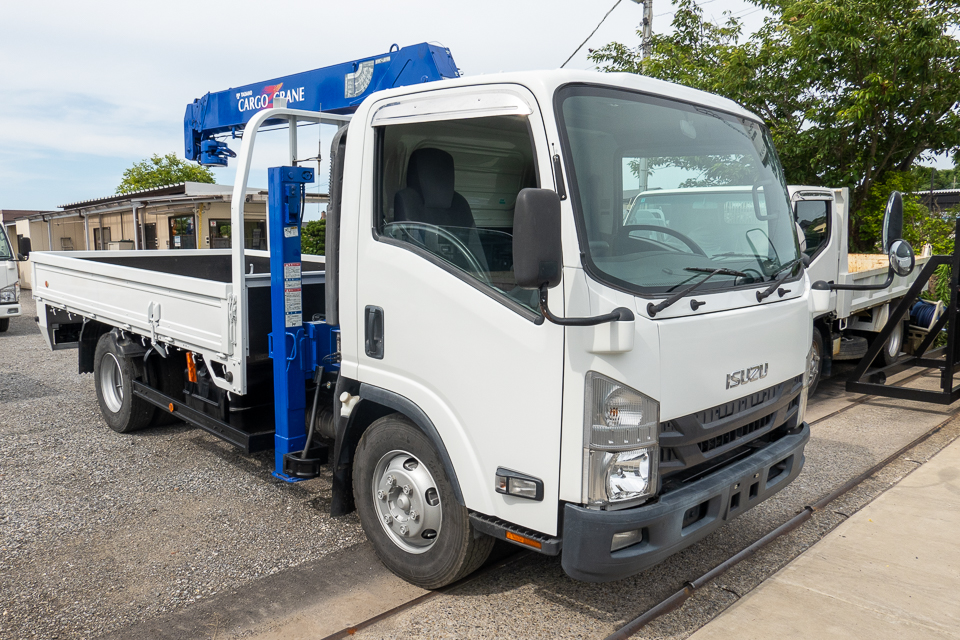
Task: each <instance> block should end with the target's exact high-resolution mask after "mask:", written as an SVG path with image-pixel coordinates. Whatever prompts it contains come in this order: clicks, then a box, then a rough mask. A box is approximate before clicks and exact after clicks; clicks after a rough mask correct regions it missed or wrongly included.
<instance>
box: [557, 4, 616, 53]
mask: <svg viewBox="0 0 960 640" xmlns="http://www.w3.org/2000/svg"><path fill="white" fill-rule="evenodd" d="M622 1H623V0H617V1H616V2H614V3H613V6H612V7H610V11H607V13H606V14H604V16H603V18H602V19H601V20H600V23H599V24H598V25H597V26H596V27H594V29H593V31H591V32H590V35H588V36H587V39H586V40H584V41H583V42H581V43H580V46H579V47H577V48H576V49H574V50H573V53H571V54H570V57H569V58H567V59H566V61H565V62H564V63H563V64H562V65H560V68H561V69H563V68H564V67H565V66H567V62H570V61H571V60H573V56H575V55H577V52H578V51H580V49H583V45H585V44H587V40H589V39H590V38H592V37H593V34H595V33H596V32H597V29H599V28H600V25H601V24H603V21H604V20H606V19H607V16H609V15H610V14H611V13H613V10H614V9H616V8H617V6H618V5H619V4H620V3H621V2H622Z"/></svg>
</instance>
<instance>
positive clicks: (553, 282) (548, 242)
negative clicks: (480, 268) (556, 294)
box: [513, 189, 563, 289]
mask: <svg viewBox="0 0 960 640" xmlns="http://www.w3.org/2000/svg"><path fill="white" fill-rule="evenodd" d="M562 264H563V252H562V249H561V246H560V196H558V195H557V192H556V191H551V190H549V189H523V190H522V191H520V193H519V194H518V195H517V206H516V209H514V215H513V273H514V277H515V278H516V280H517V285H518V286H519V287H522V288H524V289H539V288H541V287H542V286H546V287H547V288H551V287H555V286H557V285H558V284H560V267H561V265H562Z"/></svg>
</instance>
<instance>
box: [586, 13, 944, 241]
mask: <svg viewBox="0 0 960 640" xmlns="http://www.w3.org/2000/svg"><path fill="white" fill-rule="evenodd" d="M750 1H751V2H752V3H753V4H756V5H758V6H760V7H763V8H764V9H766V10H767V11H768V12H770V14H771V15H770V17H768V18H767V19H766V20H765V22H764V25H763V27H762V28H761V29H760V30H759V31H758V32H757V33H755V34H753V35H752V36H750V37H749V38H747V39H743V38H742V34H743V28H742V23H741V22H740V21H739V20H738V19H737V18H735V17H733V16H732V15H731V14H729V13H726V14H725V21H724V22H722V23H721V24H714V23H712V22H710V21H709V20H706V19H704V16H703V12H702V10H701V9H700V8H699V7H698V6H697V4H696V3H695V2H694V0H676V2H675V3H676V5H677V11H676V13H675V14H674V18H673V27H674V29H675V31H674V32H673V33H669V34H659V35H655V36H654V37H653V42H652V53H651V56H650V58H648V59H647V60H646V61H643V60H642V58H641V51H640V48H639V47H636V48H631V47H628V46H626V45H623V44H620V43H611V44H609V45H607V46H605V47H603V48H601V49H598V50H596V51H594V52H593V53H592V54H591V58H592V60H593V61H594V62H596V63H598V64H599V65H600V67H601V68H602V69H603V70H605V71H627V72H632V73H641V72H643V73H645V74H646V75H650V76H654V77H657V78H662V79H664V80H669V81H672V82H677V83H680V84H684V85H687V86H691V87H694V88H697V89H702V90H705V91H709V92H711V93H716V94H720V95H723V96H726V97H728V98H731V99H733V100H736V101H737V102H739V103H740V104H742V105H744V106H745V107H746V108H748V109H750V110H751V111H753V112H755V113H757V114H758V115H760V116H761V117H762V118H763V119H764V120H765V121H766V123H767V125H768V126H769V127H770V130H771V133H772V135H773V138H774V142H775V144H776V147H777V149H778V152H779V154H780V157H781V161H782V163H783V165H784V170H785V172H786V175H787V179H788V180H789V181H790V182H791V183H794V184H821V185H827V186H831V187H842V186H846V187H849V188H850V190H851V216H850V244H851V249H852V250H857V251H862V250H865V249H869V248H871V247H872V246H874V245H875V243H876V241H877V237H878V229H879V220H877V219H876V218H875V216H876V214H877V211H876V209H875V208H873V207H867V206H865V203H866V202H867V200H868V199H869V198H870V197H871V194H872V193H874V192H875V185H877V184H878V183H879V184H885V183H886V182H887V181H888V180H889V179H890V178H889V174H891V173H894V172H900V173H906V172H909V171H910V170H911V167H912V166H913V165H914V163H915V161H917V159H918V158H920V157H921V155H922V154H926V153H954V154H955V153H957V151H958V150H960V102H958V100H960V41H958V40H957V39H956V38H954V37H953V36H952V35H951V33H952V31H953V30H954V29H955V28H956V26H957V25H958V23H960V0H750ZM638 35H639V32H638ZM928 180H929V175H928ZM880 212H881V214H882V208H880Z"/></svg>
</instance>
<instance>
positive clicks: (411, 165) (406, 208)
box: [393, 147, 489, 271]
mask: <svg viewBox="0 0 960 640" xmlns="http://www.w3.org/2000/svg"><path fill="white" fill-rule="evenodd" d="M454 182H455V180H454V164H453V156H451V155H450V154H449V153H447V152H446V151H443V150H442V149H435V148H432V147H424V148H422V149H417V150H416V151H414V152H413V153H412V154H410V160H409V161H408V163H407V187H406V188H405V189H401V190H400V191H398V192H397V194H396V195H395V196H394V198H393V220H394V222H419V223H422V224H429V225H433V226H435V227H461V228H464V229H467V230H468V231H466V232H461V233H458V234H456V233H455V234H454V235H457V236H458V237H460V238H462V239H463V243H464V244H465V245H466V246H467V248H468V249H469V250H470V253H471V254H472V255H473V257H474V258H475V259H476V261H477V263H478V264H479V265H480V267H481V268H482V269H483V270H484V271H489V268H488V267H487V260H486V257H485V255H484V251H483V245H482V244H481V243H480V235H479V234H478V233H477V231H476V222H475V220H474V218H473V211H471V209H470V205H469V203H467V199H466V198H464V197H463V196H462V195H460V194H459V193H457V192H456V191H455V190H454ZM431 244H433V243H432V242H431ZM431 250H432V251H434V252H437V251H438V247H431ZM444 257H445V258H446V259H447V260H450V258H451V257H452V256H449V255H444ZM453 262H454V263H455V264H457V266H459V267H461V268H466V266H467V265H463V264H460V262H461V261H460V260H456V259H454V260H453Z"/></svg>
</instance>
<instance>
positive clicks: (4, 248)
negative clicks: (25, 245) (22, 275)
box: [0, 227, 13, 260]
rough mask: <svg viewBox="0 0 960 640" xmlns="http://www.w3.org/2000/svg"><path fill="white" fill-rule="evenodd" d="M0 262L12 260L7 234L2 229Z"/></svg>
mask: <svg viewBox="0 0 960 640" xmlns="http://www.w3.org/2000/svg"><path fill="white" fill-rule="evenodd" d="M0 260H13V251H12V250H11V249H10V244H9V243H8V242H7V234H6V232H5V231H4V230H3V228H2V227H0Z"/></svg>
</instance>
